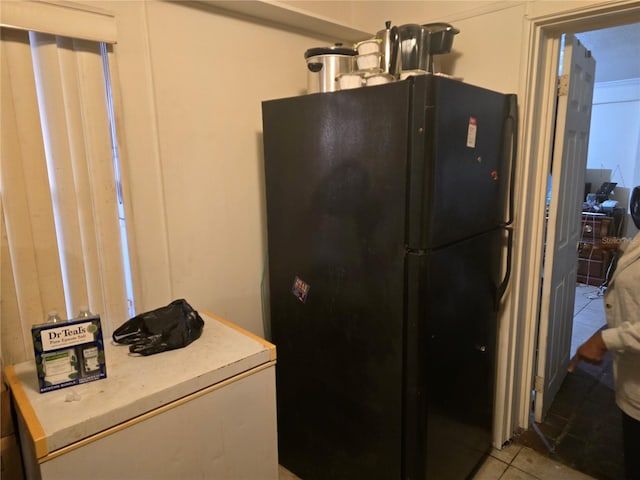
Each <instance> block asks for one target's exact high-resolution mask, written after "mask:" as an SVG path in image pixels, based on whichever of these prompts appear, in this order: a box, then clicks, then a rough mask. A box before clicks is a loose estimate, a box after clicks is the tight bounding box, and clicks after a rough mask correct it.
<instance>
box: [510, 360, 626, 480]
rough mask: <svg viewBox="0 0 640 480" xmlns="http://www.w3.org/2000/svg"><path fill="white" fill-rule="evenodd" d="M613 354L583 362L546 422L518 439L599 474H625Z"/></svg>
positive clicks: (601, 478) (603, 477)
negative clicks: (614, 385)
mask: <svg viewBox="0 0 640 480" xmlns="http://www.w3.org/2000/svg"><path fill="white" fill-rule="evenodd" d="M613 388H614V387H613V368H612V361H611V354H609V353H607V354H606V355H605V358H604V361H603V362H602V364H601V365H590V364H588V363H585V362H582V363H580V365H578V367H577V368H576V370H575V371H574V372H573V373H569V374H568V375H567V377H566V378H565V380H564V382H563V384H562V386H561V387H560V390H559V392H558V394H557V396H556V398H555V399H554V401H553V404H552V405H551V408H550V409H549V413H548V414H547V417H546V418H545V420H544V422H542V423H535V422H534V421H533V418H532V419H531V427H530V428H529V430H527V431H525V432H522V433H520V434H518V435H517V436H516V438H515V442H516V443H519V444H521V445H525V446H528V447H530V448H533V449H534V450H536V451H537V452H538V453H540V454H543V455H545V456H548V457H549V458H551V459H553V460H555V461H558V462H560V463H562V464H564V465H567V466H569V467H571V468H573V469H575V470H578V471H580V472H583V473H586V474H587V475H590V476H592V477H594V478H596V479H598V480H623V479H624V473H623V472H624V466H623V454H622V416H621V413H620V410H619V409H618V407H617V406H616V404H615V394H614V390H613Z"/></svg>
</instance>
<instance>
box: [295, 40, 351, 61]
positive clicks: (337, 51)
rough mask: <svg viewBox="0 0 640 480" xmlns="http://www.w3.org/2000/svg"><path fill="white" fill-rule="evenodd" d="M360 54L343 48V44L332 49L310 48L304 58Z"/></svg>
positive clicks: (337, 44)
mask: <svg viewBox="0 0 640 480" xmlns="http://www.w3.org/2000/svg"><path fill="white" fill-rule="evenodd" d="M357 53H358V52H357V51H356V50H355V49H354V48H347V47H343V46H342V44H341V43H336V44H335V45H333V46H331V47H316V48H310V49H309V50H307V51H306V52H304V58H309V57H315V56H318V55H356V54H357Z"/></svg>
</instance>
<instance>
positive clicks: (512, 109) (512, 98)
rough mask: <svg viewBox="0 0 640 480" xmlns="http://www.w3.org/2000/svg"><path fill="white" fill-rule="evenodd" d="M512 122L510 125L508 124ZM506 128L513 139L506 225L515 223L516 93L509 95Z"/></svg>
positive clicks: (509, 136)
mask: <svg viewBox="0 0 640 480" xmlns="http://www.w3.org/2000/svg"><path fill="white" fill-rule="evenodd" d="M509 124H510V127H509V126H508V125H509ZM505 129H508V131H510V132H509V133H510V135H508V138H509V139H510V140H511V152H510V155H511V158H510V159H509V169H510V172H509V185H508V188H509V216H508V217H507V219H506V221H505V223H504V225H506V226H508V225H511V224H512V223H513V211H514V196H515V192H514V184H515V178H516V158H517V156H518V97H517V96H516V95H515V94H512V95H509V113H508V114H507V123H506V124H505Z"/></svg>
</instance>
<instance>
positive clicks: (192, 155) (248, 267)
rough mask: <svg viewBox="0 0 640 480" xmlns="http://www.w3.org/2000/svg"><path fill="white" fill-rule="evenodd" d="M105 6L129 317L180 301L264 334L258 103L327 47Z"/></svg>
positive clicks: (130, 4) (199, 13)
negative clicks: (119, 150) (128, 242)
mask: <svg viewBox="0 0 640 480" xmlns="http://www.w3.org/2000/svg"><path fill="white" fill-rule="evenodd" d="M102 5H103V6H104V7H105V8H107V9H109V10H111V11H113V12H115V13H116V16H117V24H118V39H119V40H118V44H117V45H116V46H115V53H116V58H117V67H118V72H117V80H119V82H120V90H121V94H122V102H121V103H122V107H123V114H122V117H121V119H120V120H121V122H122V127H123V128H122V132H123V135H124V138H121V142H122V143H123V147H124V157H125V158H124V160H123V161H124V163H125V164H124V169H125V172H126V175H127V177H128V184H127V193H128V194H129V195H128V200H129V201H130V205H131V208H132V211H133V213H132V216H131V218H130V219H129V220H130V229H131V230H132V232H133V234H134V237H135V240H134V247H135V249H136V250H137V257H138V259H139V262H138V264H137V265H136V266H137V272H138V275H137V284H138V286H139V289H138V290H137V294H138V296H137V304H136V307H137V311H145V310H148V309H152V308H155V307H158V306H161V305H164V304H166V303H168V302H169V301H171V300H172V299H174V298H181V297H183V298H186V299H187V300H188V301H189V302H190V303H191V304H192V305H193V306H194V307H195V308H197V309H200V310H209V311H212V312H215V313H217V314H220V315H222V316H223V317H226V318H228V319H229V320H230V321H233V322H235V323H237V324H238V325H240V326H242V327H244V328H247V329H249V330H251V331H253V332H255V333H257V334H262V333H263V325H262V301H261V282H262V277H263V262H264V257H265V253H266V245H265V238H266V234H265V232H266V230H265V215H264V192H263V165H262V138H261V131H262V124H261V101H262V100H263V99H269V98H276V97H283V96H291V95H298V94H301V93H302V92H304V90H305V89H306V64H305V61H304V57H303V54H304V51H305V50H306V49H307V48H310V47H314V46H320V45H327V44H329V43H331V40H330V39H327V38H317V37H313V36H305V35H302V34H299V33H293V32H288V31H283V30H282V29H277V28H275V27H273V26H270V25H267V24H262V23H256V22H248V21H245V20H242V19H238V18H235V17H233V16H230V15H227V14H224V13H220V12H218V11H216V10H214V9H212V8H208V7H207V8H195V7H193V6H191V5H187V4H185V3H169V2H159V1H151V2H138V1H126V2H102ZM117 80H116V79H114V82H115V81H117Z"/></svg>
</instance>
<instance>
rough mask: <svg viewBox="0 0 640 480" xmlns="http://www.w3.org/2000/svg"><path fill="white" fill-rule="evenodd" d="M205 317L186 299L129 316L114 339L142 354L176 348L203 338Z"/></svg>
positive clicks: (116, 332) (118, 329)
mask: <svg viewBox="0 0 640 480" xmlns="http://www.w3.org/2000/svg"><path fill="white" fill-rule="evenodd" d="M203 327H204V321H203V320H202V317H201V316H200V315H199V314H198V312H197V311H196V310H194V309H193V308H192V307H191V305H189V304H188V303H187V301H186V300H184V299H180V300H174V301H173V302H171V303H170V304H169V305H166V306H164V307H160V308H157V309H155V310H151V311H149V312H145V313H141V314H139V315H136V316H135V317H133V318H130V319H129V320H127V321H126V322H125V323H123V324H122V325H121V326H120V327H118V328H117V329H116V331H115V332H113V341H114V342H116V343H120V344H125V345H130V346H129V352H131V353H136V354H140V355H145V356H146V355H153V354H154V353H160V352H165V351H167V350H175V349H177V348H183V347H186V346H187V345H189V344H190V343H191V342H193V341H194V340H197V339H198V338H200V335H201V334H202V328H203Z"/></svg>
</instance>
